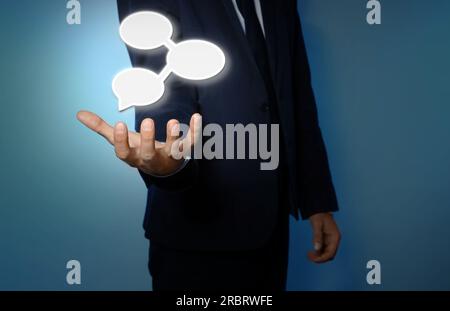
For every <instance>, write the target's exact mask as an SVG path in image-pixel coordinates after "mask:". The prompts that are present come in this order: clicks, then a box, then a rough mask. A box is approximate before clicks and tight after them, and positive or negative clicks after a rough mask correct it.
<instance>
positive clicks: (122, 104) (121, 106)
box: [119, 100, 132, 112]
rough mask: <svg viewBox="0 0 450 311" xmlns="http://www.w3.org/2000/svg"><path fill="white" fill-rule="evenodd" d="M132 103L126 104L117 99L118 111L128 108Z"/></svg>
mask: <svg viewBox="0 0 450 311" xmlns="http://www.w3.org/2000/svg"><path fill="white" fill-rule="evenodd" d="M131 106H132V105H129V104H127V103H126V102H125V101H123V100H119V112H122V111H125V110H127V109H128V108H130V107H131Z"/></svg>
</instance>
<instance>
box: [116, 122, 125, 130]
mask: <svg viewBox="0 0 450 311" xmlns="http://www.w3.org/2000/svg"><path fill="white" fill-rule="evenodd" d="M116 129H117V131H118V132H125V124H123V123H122V122H119V123H117V125H116Z"/></svg>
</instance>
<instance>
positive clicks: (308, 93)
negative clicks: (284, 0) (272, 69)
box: [291, 0, 338, 219]
mask: <svg viewBox="0 0 450 311" xmlns="http://www.w3.org/2000/svg"><path fill="white" fill-rule="evenodd" d="M291 3H292V7H291V9H292V11H293V12H292V14H293V15H294V18H293V29H294V38H293V42H294V45H293V50H294V52H293V59H294V83H295V85H294V90H295V91H294V92H295V101H296V121H297V122H296V124H297V140H298V142H299V143H298V148H299V149H298V154H299V155H300V159H299V161H300V165H299V167H300V171H299V180H300V185H301V188H302V189H303V191H301V193H300V196H301V204H300V213H301V216H302V218H303V219H307V218H309V217H310V216H312V215H314V214H317V213H323V212H334V211H337V210H338V203H337V199H336V192H335V189H334V186H333V182H332V178H331V173H330V168H329V164H328V157H327V152H326V149H325V144H324V141H323V138H322V133H321V130H320V127H319V120H318V115H317V107H316V102H315V98H314V92H313V89H312V85H311V73H310V68H309V63H308V57H307V53H306V48H305V43H304V39H303V33H302V27H301V22H300V17H299V15H298V8H297V1H296V0H295V1H292V2H291Z"/></svg>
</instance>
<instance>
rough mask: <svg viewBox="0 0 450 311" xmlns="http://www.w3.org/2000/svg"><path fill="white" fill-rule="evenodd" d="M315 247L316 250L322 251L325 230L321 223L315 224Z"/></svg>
mask: <svg viewBox="0 0 450 311" xmlns="http://www.w3.org/2000/svg"><path fill="white" fill-rule="evenodd" d="M313 247H314V250H315V251H316V252H320V251H321V250H322V248H323V230H322V224H321V223H314V224H313Z"/></svg>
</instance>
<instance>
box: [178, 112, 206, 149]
mask: <svg viewBox="0 0 450 311" xmlns="http://www.w3.org/2000/svg"><path fill="white" fill-rule="evenodd" d="M201 135H202V116H201V115H200V114H198V113H195V114H193V115H192V117H191V121H190V122H189V131H188V133H187V135H186V137H185V138H184V139H183V144H182V148H183V153H185V155H186V156H187V155H188V154H189V153H190V151H191V148H192V147H193V146H195V145H197V144H199V142H200V138H201Z"/></svg>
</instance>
